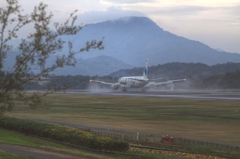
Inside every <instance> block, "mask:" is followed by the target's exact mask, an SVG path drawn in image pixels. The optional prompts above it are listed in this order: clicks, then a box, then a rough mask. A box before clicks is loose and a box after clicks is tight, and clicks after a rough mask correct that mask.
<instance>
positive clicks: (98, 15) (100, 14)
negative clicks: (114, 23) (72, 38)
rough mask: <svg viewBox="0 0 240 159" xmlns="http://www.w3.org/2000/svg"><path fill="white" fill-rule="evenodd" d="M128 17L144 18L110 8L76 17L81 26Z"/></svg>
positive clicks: (119, 8)
mask: <svg viewBox="0 0 240 159" xmlns="http://www.w3.org/2000/svg"><path fill="white" fill-rule="evenodd" d="M129 16H146V15H145V14H143V13H141V12H138V11H134V10H123V9H122V8H121V7H110V8H108V9H107V10H105V11H88V12H84V13H82V14H80V15H78V22H79V23H83V24H89V23H98V22H102V21H107V20H114V19H119V18H123V17H129Z"/></svg>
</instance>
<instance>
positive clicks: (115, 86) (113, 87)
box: [111, 84, 119, 90]
mask: <svg viewBox="0 0 240 159" xmlns="http://www.w3.org/2000/svg"><path fill="white" fill-rule="evenodd" d="M111 88H112V89H114V90H117V89H118V88H119V84H113V85H111Z"/></svg>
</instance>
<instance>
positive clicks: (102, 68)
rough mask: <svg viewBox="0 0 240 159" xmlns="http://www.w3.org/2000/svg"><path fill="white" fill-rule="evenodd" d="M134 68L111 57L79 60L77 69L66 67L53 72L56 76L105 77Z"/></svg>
mask: <svg viewBox="0 0 240 159" xmlns="http://www.w3.org/2000/svg"><path fill="white" fill-rule="evenodd" d="M123 68H124V69H129V68H133V66H132V65H129V64H126V63H124V62H122V61H120V60H117V59H115V58H113V57H109V56H98V57H95V58H90V59H82V58H79V59H77V64H76V66H75V67H70V66H68V67H64V68H60V69H57V70H56V71H54V72H53V74H55V75H89V76H95V75H98V76H103V75H109V74H110V73H112V72H115V71H117V70H119V69H123Z"/></svg>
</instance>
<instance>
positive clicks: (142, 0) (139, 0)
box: [102, 0, 154, 4]
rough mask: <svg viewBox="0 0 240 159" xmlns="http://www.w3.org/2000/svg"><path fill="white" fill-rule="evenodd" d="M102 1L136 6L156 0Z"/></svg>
mask: <svg viewBox="0 0 240 159" xmlns="http://www.w3.org/2000/svg"><path fill="white" fill-rule="evenodd" d="M102 1H103V2H107V3H111V4H136V3H146V2H147V3H149V2H154V0H102Z"/></svg>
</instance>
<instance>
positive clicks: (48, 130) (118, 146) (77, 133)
mask: <svg viewBox="0 0 240 159" xmlns="http://www.w3.org/2000/svg"><path fill="white" fill-rule="evenodd" d="M0 127H3V128H6V129H10V130H16V131H19V132H22V133H26V134H31V135H36V136H39V137H45V138H50V139H53V140H58V141H62V142H67V143H70V144H74V145H79V146H83V147H86V148H91V149H96V150H108V151H127V150H128V148H129V145H128V143H127V142H124V141H122V140H114V139H111V138H109V137H98V136H96V135H93V134H91V133H90V132H86V131H82V130H79V129H75V128H70V127H66V126H61V125H56V124H48V123H42V122H36V121H33V120H28V119H20V118H15V117H8V116H1V117H0Z"/></svg>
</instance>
